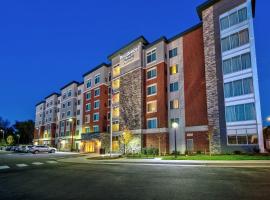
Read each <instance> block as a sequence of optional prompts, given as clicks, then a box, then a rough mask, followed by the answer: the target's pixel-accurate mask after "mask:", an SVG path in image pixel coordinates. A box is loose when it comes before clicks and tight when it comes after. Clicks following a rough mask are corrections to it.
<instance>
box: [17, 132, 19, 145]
mask: <svg viewBox="0 0 270 200" xmlns="http://www.w3.org/2000/svg"><path fill="white" fill-rule="evenodd" d="M17 138H18V145H19V144H20V135H19V134H17Z"/></svg>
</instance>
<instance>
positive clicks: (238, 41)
mask: <svg viewBox="0 0 270 200" xmlns="http://www.w3.org/2000/svg"><path fill="white" fill-rule="evenodd" d="M248 42H249V33H248V29H245V30H242V31H240V32H238V33H234V34H232V35H230V36H227V37H225V38H222V39H221V49H222V52H225V51H228V50H231V49H234V48H237V47H239V46H242V45H245V44H247V43H248Z"/></svg>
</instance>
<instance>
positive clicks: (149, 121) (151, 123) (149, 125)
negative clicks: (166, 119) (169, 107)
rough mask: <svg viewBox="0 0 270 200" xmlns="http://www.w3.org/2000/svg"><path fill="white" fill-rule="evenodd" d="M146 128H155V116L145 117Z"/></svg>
mask: <svg viewBox="0 0 270 200" xmlns="http://www.w3.org/2000/svg"><path fill="white" fill-rule="evenodd" d="M147 128H148V129H152V128H157V118H152V119H147Z"/></svg>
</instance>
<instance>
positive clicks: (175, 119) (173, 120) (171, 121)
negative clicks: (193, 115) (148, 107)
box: [170, 118, 179, 128]
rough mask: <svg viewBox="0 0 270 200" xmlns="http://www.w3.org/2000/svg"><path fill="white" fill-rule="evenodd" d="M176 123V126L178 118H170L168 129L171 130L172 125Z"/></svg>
mask: <svg viewBox="0 0 270 200" xmlns="http://www.w3.org/2000/svg"><path fill="white" fill-rule="evenodd" d="M174 122H176V123H177V124H179V118H172V119H170V127H171V128H172V123H174Z"/></svg>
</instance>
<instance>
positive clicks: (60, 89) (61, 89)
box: [60, 81, 79, 90]
mask: <svg viewBox="0 0 270 200" xmlns="http://www.w3.org/2000/svg"><path fill="white" fill-rule="evenodd" d="M73 83H75V84H77V85H79V82H77V81H71V82H69V83H68V84H66V85H64V86H63V87H61V88H60V90H63V89H65V88H66V87H68V86H70V85H71V84H73Z"/></svg>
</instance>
